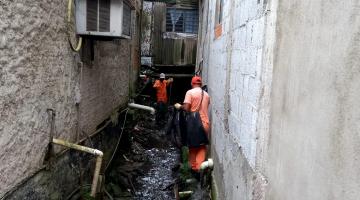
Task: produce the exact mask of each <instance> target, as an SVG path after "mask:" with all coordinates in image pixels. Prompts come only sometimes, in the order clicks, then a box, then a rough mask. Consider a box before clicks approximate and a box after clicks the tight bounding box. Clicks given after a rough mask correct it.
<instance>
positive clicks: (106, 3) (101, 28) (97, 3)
mask: <svg viewBox="0 0 360 200" xmlns="http://www.w3.org/2000/svg"><path fill="white" fill-rule="evenodd" d="M75 3H76V14H75V15H76V32H77V34H79V35H83V36H84V35H88V36H90V35H91V36H105V37H117V38H130V35H131V7H130V6H129V5H128V4H127V3H125V2H124V1H123V0H76V1H75Z"/></svg>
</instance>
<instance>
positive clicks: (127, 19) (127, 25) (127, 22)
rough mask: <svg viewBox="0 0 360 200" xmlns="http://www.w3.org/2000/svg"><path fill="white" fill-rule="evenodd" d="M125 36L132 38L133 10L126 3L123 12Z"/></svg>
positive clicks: (123, 32)
mask: <svg viewBox="0 0 360 200" xmlns="http://www.w3.org/2000/svg"><path fill="white" fill-rule="evenodd" d="M122 34H123V35H127V36H130V34H131V8H130V6H129V5H127V4H126V3H125V2H124V12H123V31H122Z"/></svg>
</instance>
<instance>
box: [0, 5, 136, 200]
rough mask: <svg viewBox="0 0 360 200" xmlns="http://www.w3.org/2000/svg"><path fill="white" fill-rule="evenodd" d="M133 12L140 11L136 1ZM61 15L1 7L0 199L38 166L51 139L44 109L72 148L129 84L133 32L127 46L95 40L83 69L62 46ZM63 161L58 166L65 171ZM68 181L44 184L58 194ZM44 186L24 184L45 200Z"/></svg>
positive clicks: (120, 100)
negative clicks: (92, 50)
mask: <svg viewBox="0 0 360 200" xmlns="http://www.w3.org/2000/svg"><path fill="white" fill-rule="evenodd" d="M135 5H136V6H137V9H139V8H140V1H137V2H136V4H135ZM66 13H67V1H63V0H61V1H60V0H55V1H54V0H51V1H50V0H39V1H20V0H15V1H2V2H0V19H1V20H0V66H1V67H0V149H1V151H0V160H1V165H0V174H1V176H0V197H2V196H3V195H4V194H5V193H6V192H7V191H10V190H11V189H14V188H16V187H15V186H17V185H18V184H20V183H23V181H24V180H27V179H28V178H29V177H30V176H31V175H32V174H33V173H35V172H37V171H38V170H39V169H40V168H42V167H43V161H44V156H45V153H46V147H47V145H48V143H49V133H50V118H49V115H48V113H47V109H53V110H55V113H56V119H55V120H56V122H55V131H54V136H55V137H57V138H61V139H66V140H69V141H71V142H76V140H78V139H81V138H83V137H85V135H86V134H89V133H91V132H93V131H94V130H95V129H96V126H98V125H99V124H100V123H101V122H102V121H103V120H105V119H106V118H107V117H109V115H110V114H111V111H112V110H113V109H115V108H116V107H118V106H121V105H124V104H125V103H126V102H127V100H128V98H129V79H130V77H131V78H132V84H134V80H136V77H135V76H136V75H137V73H136V72H134V70H133V69H135V70H137V69H138V66H136V65H137V64H138V63H139V61H138V60H136V59H138V57H139V56H136V55H134V53H136V51H137V52H138V51H139V39H138V35H139V33H136V32H135V33H134V34H135V35H137V36H136V37H134V38H133V40H117V41H95V42H94V60H93V61H91V62H83V61H84V60H83V59H84V58H83V57H84V56H82V57H81V56H80V55H79V54H78V53H74V52H72V50H71V49H70V47H69V43H68V38H67V34H66V33H67V31H68V30H67V24H66ZM137 15H139V12H137ZM138 22H139V20H137V21H136V22H134V23H138ZM133 25H134V26H133V27H138V24H133ZM138 30H139V29H138V28H136V30H135V31H138ZM74 34H75V33H74ZM131 43H132V45H131ZM84 48H86V46H84ZM81 63H82V64H81ZM89 63H90V64H89ZM130 72H132V74H131V75H130V74H129V73H130ZM77 103H78V105H79V106H78V107H77V105H76V104H77ZM78 127H79V128H78ZM77 131H78V134H77ZM68 158H69V157H68V156H65V157H64V158H62V159H61V162H58V164H60V165H61V164H63V165H68V164H69V163H68V162H72V161H71V159H68ZM89 167H90V165H89ZM46 173H47V174H48V173H55V172H54V171H51V172H46ZM40 175H41V173H40ZM67 175H69V176H73V175H71V174H66V173H65V174H63V175H61V176H56V175H55V177H57V178H60V179H63V180H54V179H50V180H46V181H57V182H58V183H59V184H58V185H57V187H53V188H52V189H56V188H61V185H60V183H69V184H70V186H74V187H75V186H76V184H77V183H76V182H74V180H73V177H68V176H67ZM37 178H38V176H37ZM38 180H40V179H38ZM46 181H45V182H44V183H41V184H36V180H35V182H34V180H31V181H30V182H34V183H35V184H34V186H36V187H41V189H34V188H30V190H31V189H32V190H34V191H37V192H39V193H41V194H42V195H43V196H42V197H44V198H47V199H49V196H46V195H50V194H49V193H51V192H52V191H50V190H49V191H47V190H46V187H47V184H49V182H46ZM26 184H27V182H25V184H24V185H26ZM71 184H74V185H71ZM65 188H68V189H74V188H72V187H65ZM45 191H46V192H45ZM62 192H63V193H66V192H69V191H68V190H67V191H63V190H62ZM44 195H45V196H44ZM62 195H65V194H62Z"/></svg>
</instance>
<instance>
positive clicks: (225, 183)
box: [197, 0, 268, 200]
mask: <svg viewBox="0 0 360 200" xmlns="http://www.w3.org/2000/svg"><path fill="white" fill-rule="evenodd" d="M223 2H224V4H223V8H222V9H223V15H222V23H221V26H222V34H221V35H220V36H219V37H215V17H216V16H217V15H216V8H217V6H216V3H217V1H216V0H210V1H202V2H200V12H201V20H202V24H201V28H200V33H199V45H198V46H199V47H198V55H197V62H198V65H199V64H200V62H201V61H202V62H203V63H202V65H203V69H202V76H203V78H204V82H205V84H207V85H208V88H209V93H210V96H211V122H212V131H211V141H212V144H211V157H213V158H214V159H215V169H214V175H215V179H216V183H217V185H218V189H219V191H218V193H219V199H236V200H241V199H262V198H263V194H264V190H265V185H266V179H265V178H264V176H263V174H262V170H261V169H260V168H259V165H258V164H257V157H258V155H257V152H258V151H259V148H258V144H259V140H261V139H260V138H259V132H260V130H259V127H260V125H262V124H264V123H266V122H267V121H266V120H267V119H268V118H267V117H266V116H265V117H264V115H263V114H264V112H265V111H266V108H267V107H266V105H265V104H263V99H266V98H268V97H267V96H266V95H267V91H265V89H264V87H265V85H266V80H265V78H264V75H263V73H264V70H266V68H265V67H266V66H267V65H263V62H264V55H265V50H264V49H265V48H266V45H265V39H264V35H265V32H266V20H267V19H266V18H267V17H266V6H267V4H266V3H265V2H264V1H262V0H260V1H237V0H229V1H223ZM264 118H265V119H264ZM259 159H260V158H259Z"/></svg>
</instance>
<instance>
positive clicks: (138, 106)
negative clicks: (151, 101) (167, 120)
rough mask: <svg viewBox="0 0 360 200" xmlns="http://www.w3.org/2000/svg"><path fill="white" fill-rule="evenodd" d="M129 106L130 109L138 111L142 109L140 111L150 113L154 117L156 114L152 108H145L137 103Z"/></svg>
mask: <svg viewBox="0 0 360 200" xmlns="http://www.w3.org/2000/svg"><path fill="white" fill-rule="evenodd" d="M128 106H129V107H130V108H136V109H140V110H146V111H149V112H150V113H151V114H152V115H153V114H155V109H154V108H153V107H150V106H144V105H140V104H136V103H129V104H128Z"/></svg>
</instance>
